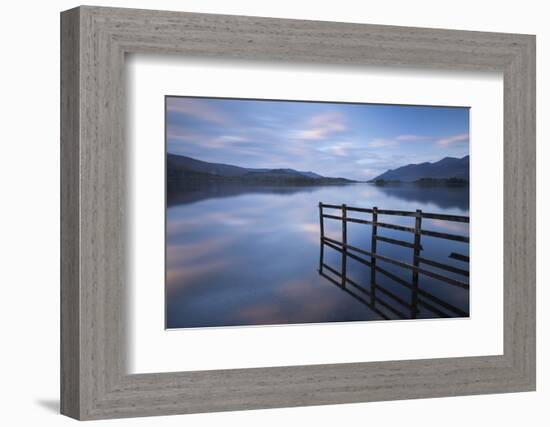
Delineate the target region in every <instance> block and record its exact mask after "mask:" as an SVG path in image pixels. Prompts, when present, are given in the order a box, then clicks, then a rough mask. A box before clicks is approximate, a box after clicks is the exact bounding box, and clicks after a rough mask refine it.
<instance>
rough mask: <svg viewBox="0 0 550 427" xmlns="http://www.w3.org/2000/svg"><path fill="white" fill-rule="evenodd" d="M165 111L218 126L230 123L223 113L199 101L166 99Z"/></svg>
mask: <svg viewBox="0 0 550 427" xmlns="http://www.w3.org/2000/svg"><path fill="white" fill-rule="evenodd" d="M166 111H167V112H169V113H180V114H186V115H188V116H191V117H194V118H196V119H200V120H204V121H207V122H211V123H215V124H218V125H227V124H229V123H230V120H229V117H228V116H227V115H226V114H225V113H223V112H222V111H221V110H219V109H216V108H214V107H212V105H211V104H208V103H206V102H204V101H202V100H200V99H189V98H168V99H167V101H166Z"/></svg>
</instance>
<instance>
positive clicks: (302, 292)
mask: <svg viewBox="0 0 550 427" xmlns="http://www.w3.org/2000/svg"><path fill="white" fill-rule="evenodd" d="M319 202H323V203H329V204H342V203H346V204H347V205H349V206H357V207H365V208H372V207H373V206H377V207H378V208H379V209H396V210H407V211H414V210H416V209H422V210H423V211H425V212H434V213H444V214H455V215H469V197H468V187H465V188H464V187H463V188H446V187H432V188H420V187H415V186H406V185H403V186H395V187H377V186H374V185H372V184H352V185H345V186H323V187H305V188H304V187H276V188H263V187H241V186H236V185H221V186H220V185H208V186H203V187H194V188H189V187H185V186H179V187H176V186H174V185H170V184H169V187H168V198H167V204H168V208H167V223H166V241H167V251H166V325H167V327H168V328H189V327H210V326H231V325H233V326H235V325H265V324H287V323H311V322H315V323H318V322H336V321H362V320H379V319H381V317H380V315H379V314H378V313H377V312H376V311H373V310H371V309H370V308H369V307H367V306H366V305H365V304H364V303H362V302H361V301H359V300H357V299H356V298H353V297H352V296H350V295H349V294H348V293H346V292H344V291H343V290H342V289H340V288H338V287H337V286H335V285H334V284H333V283H331V282H330V281H329V280H327V279H326V278H325V277H322V276H320V275H319V271H318V269H319V253H320V248H319V237H320V236H319V208H318V203H319ZM326 213H333V214H335V215H339V212H338V211H335V212H328V211H327V212H326ZM350 216H351V213H350ZM353 216H354V217H356V218H363V219H370V215H368V214H353ZM325 221H326V222H325V230H326V234H327V235H328V236H329V237H333V238H336V239H339V237H340V233H341V231H340V230H341V228H340V227H341V223H340V222H339V221H331V220H325ZM379 221H381V222H391V223H394V224H403V225H407V226H414V218H401V217H391V218H390V217H387V216H382V215H381V216H379ZM423 228H426V229H431V230H436V231H442V232H447V233H453V234H461V235H468V224H462V223H451V222H446V221H439V220H423ZM379 234H380V235H383V236H387V237H392V238H395V239H400V240H406V241H410V242H412V241H413V235H412V234H410V233H405V232H401V231H394V230H387V229H379ZM370 236H371V230H370V226H368V225H362V224H349V225H348V242H349V244H351V245H355V246H358V247H361V248H364V249H366V250H369V249H370V240H371V239H370ZM422 245H423V251H422V256H423V257H426V258H431V259H434V260H437V261H439V262H444V263H446V264H451V265H455V266H456V267H458V268H465V264H464V263H462V262H460V261H456V260H453V259H450V258H449V257H448V256H449V254H450V253H451V252H458V253H462V254H465V255H468V253H469V248H468V244H466V243H460V242H452V241H447V240H442V239H437V238H433V237H425V236H422ZM377 249H378V253H380V254H382V255H386V256H391V257H393V258H397V259H400V260H402V261H404V262H407V263H412V251H411V249H408V248H403V247H398V246H395V245H391V244H388V243H384V242H378V248H377ZM324 262H325V263H327V264H329V265H331V266H334V268H338V267H339V265H340V262H341V255H340V254H339V253H338V252H337V251H335V250H332V249H327V248H326V247H325V251H324ZM384 268H387V269H388V270H389V271H391V272H393V273H394V274H396V275H398V276H400V277H402V278H403V279H405V280H408V281H410V280H411V279H410V276H411V273H410V272H408V271H405V270H403V269H400V268H398V267H394V266H391V265H384ZM466 268H467V267H466ZM347 269H348V277H350V278H352V279H353V280H354V281H355V282H357V283H359V284H361V285H365V287H367V288H368V285H369V283H370V271H369V267H366V266H364V265H363V264H360V263H358V262H356V261H354V260H349V261H348V267H347ZM449 275H450V276H452V277H455V276H453V274H449ZM456 278H458V279H460V280H463V281H464V277H461V276H456ZM377 281H379V282H380V285H383V286H385V287H386V289H388V290H389V291H391V292H393V293H394V294H395V295H398V296H400V297H402V298H403V299H405V300H407V301H408V300H409V299H410V291H409V290H408V289H405V288H403V287H402V286H400V285H399V284H396V283H394V282H393V281H391V280H390V279H387V278H386V277H385V276H382V275H381V274H378V273H377ZM466 282H467V279H466ZM420 288H421V289H424V290H426V291H429V292H430V293H432V294H433V295H435V296H437V297H438V298H440V299H443V300H445V301H446V302H449V303H451V304H453V305H454V306H456V307H459V308H460V309H461V310H463V311H464V312H466V313H468V312H469V295H468V291H466V290H464V289H461V288H457V287H453V286H450V285H447V284H445V283H443V282H440V281H437V280H435V279H431V278H428V277H425V276H422V275H421V276H420ZM390 314H391V313H390ZM417 317H419V318H430V317H439V316H436V315H434V313H433V312H431V311H429V310H426V309H425V308H423V307H420V312H419V313H418V316H417Z"/></svg>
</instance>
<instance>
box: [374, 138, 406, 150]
mask: <svg viewBox="0 0 550 427" xmlns="http://www.w3.org/2000/svg"><path fill="white" fill-rule="evenodd" d="M398 145H399V141H397V140H395V139H385V138H375V139H372V140H370V141H369V142H368V143H367V146H369V147H371V148H388V147H397V146H398Z"/></svg>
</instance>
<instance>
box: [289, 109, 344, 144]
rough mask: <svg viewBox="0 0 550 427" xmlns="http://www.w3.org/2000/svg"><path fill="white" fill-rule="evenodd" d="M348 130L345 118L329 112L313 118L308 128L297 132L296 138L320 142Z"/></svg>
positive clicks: (339, 114)
mask: <svg viewBox="0 0 550 427" xmlns="http://www.w3.org/2000/svg"><path fill="white" fill-rule="evenodd" d="M345 130H347V125H346V122H345V117H344V115H343V114H341V113H338V112H329V113H324V114H319V115H316V116H313V117H312V118H311V119H310V120H309V123H308V128H307V129H304V130H301V131H297V132H296V133H295V137H296V138H298V139H306V140H318V139H326V138H327V137H328V136H330V135H332V134H334V133H338V132H343V131H345Z"/></svg>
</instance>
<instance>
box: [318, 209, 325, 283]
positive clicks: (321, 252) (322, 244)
mask: <svg viewBox="0 0 550 427" xmlns="http://www.w3.org/2000/svg"><path fill="white" fill-rule="evenodd" d="M319 230H320V235H321V236H320V237H321V238H320V240H319V241H320V245H319V246H320V250H319V273H322V272H323V258H324V249H325V241H324V239H325V221H324V219H323V204H322V203H321V202H319Z"/></svg>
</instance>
